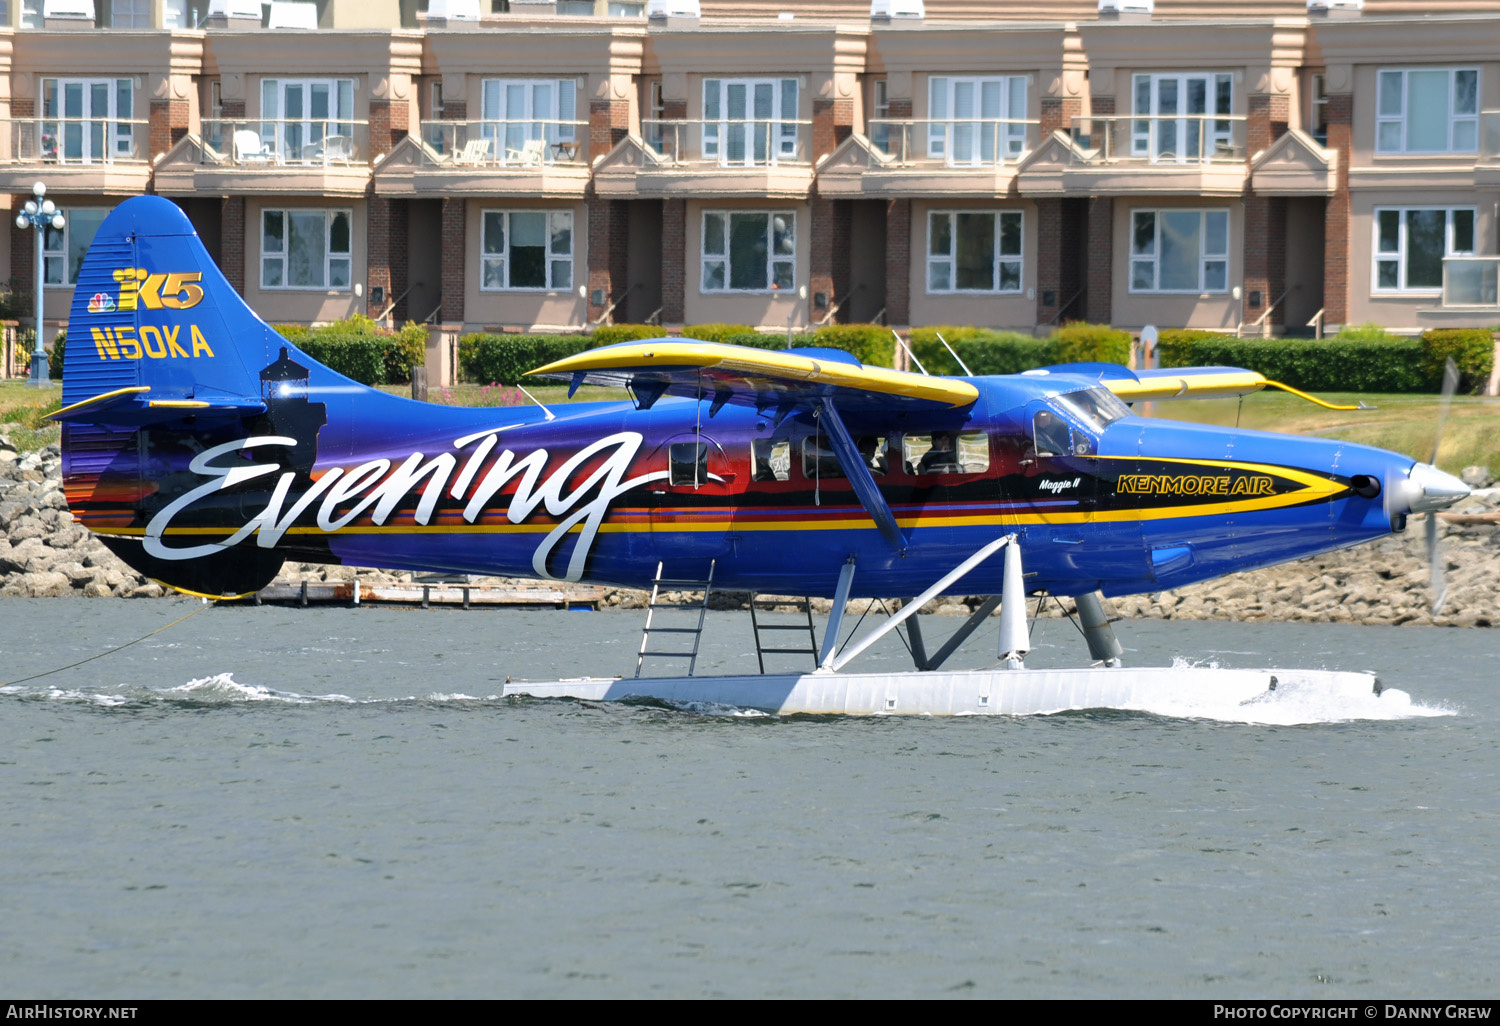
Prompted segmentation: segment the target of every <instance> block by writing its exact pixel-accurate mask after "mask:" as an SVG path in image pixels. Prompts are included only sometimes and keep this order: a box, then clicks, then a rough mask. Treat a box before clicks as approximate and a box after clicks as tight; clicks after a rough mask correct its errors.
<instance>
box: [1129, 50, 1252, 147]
mask: <svg viewBox="0 0 1500 1026" xmlns="http://www.w3.org/2000/svg"><path fill="white" fill-rule="evenodd" d="M1168 83H1170V84H1171V85H1172V86H1173V88H1174V89H1175V90H1176V97H1175V99H1174V100H1173V101H1172V104H1171V105H1172V106H1174V107H1176V108H1177V109H1176V110H1170V111H1166V112H1163V111H1162V109H1161V108H1162V106H1163V102H1162V99H1163V98H1162V91H1163V90H1162V87H1163V86H1165V85H1167V84H1168ZM1194 83H1197V84H1200V85H1202V86H1203V99H1204V103H1203V106H1204V109H1203V110H1202V111H1201V112H1197V113H1194V112H1190V111H1188V110H1187V106H1188V102H1187V97H1188V92H1189V89H1190V87H1191V86H1192V84H1194ZM1143 87H1144V89H1145V93H1144V94H1143V93H1142V88H1143ZM1226 87H1227V90H1228V93H1227V95H1225V94H1224V93H1222V92H1221V90H1223V89H1225V88H1226ZM1143 108H1144V109H1143ZM1130 113H1131V114H1132V115H1135V116H1136V117H1137V118H1140V119H1141V120H1132V121H1131V123H1130V155H1131V156H1132V157H1147V158H1149V159H1150V160H1151V162H1152V163H1153V164H1199V163H1203V162H1205V161H1207V160H1208V159H1209V158H1210V157H1212V156H1213V154H1214V152H1215V151H1216V150H1217V149H1218V148H1219V147H1220V146H1226V147H1228V146H1233V145H1234V122H1233V121H1231V120H1229V118H1230V117H1231V115H1232V114H1233V113H1234V76H1233V75H1232V74H1230V73H1229V72H1226V71H1189V72H1176V71H1173V72H1157V73H1152V74H1140V75H1133V76H1131V89H1130ZM1169 128H1170V131H1168V129H1169ZM1195 141H1196V144H1195Z"/></svg>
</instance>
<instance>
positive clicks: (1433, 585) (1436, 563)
mask: <svg viewBox="0 0 1500 1026" xmlns="http://www.w3.org/2000/svg"><path fill="white" fill-rule="evenodd" d="M1456 391H1458V365H1457V364H1455V363H1454V362H1453V357H1451V356H1450V357H1448V362H1447V363H1446V364H1445V365H1444V366H1443V391H1442V403H1441V405H1440V406H1439V407H1438V422H1437V433H1436V434H1435V435H1434V436H1433V439H1432V459H1431V460H1429V461H1428V462H1429V463H1431V465H1432V466H1434V467H1436V466H1437V459H1438V448H1439V446H1441V445H1442V444H1443V428H1444V426H1445V425H1446V424H1447V423H1448V408H1449V407H1450V406H1452V405H1453V393H1454V392H1456ZM1427 568H1428V574H1429V576H1428V588H1429V589H1430V590H1431V592H1432V615H1433V616H1437V615H1438V613H1440V612H1442V609H1443V603H1445V602H1446V601H1447V600H1448V582H1447V580H1446V579H1445V576H1446V574H1445V572H1446V570H1447V566H1446V563H1445V560H1444V559H1443V553H1442V551H1441V550H1440V548H1439V545H1438V518H1437V510H1435V509H1434V510H1428V511H1427Z"/></svg>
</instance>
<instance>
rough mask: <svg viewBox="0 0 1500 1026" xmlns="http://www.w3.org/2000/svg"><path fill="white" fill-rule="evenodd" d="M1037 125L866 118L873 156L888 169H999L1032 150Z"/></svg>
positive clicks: (1010, 120) (1007, 120)
mask: <svg viewBox="0 0 1500 1026" xmlns="http://www.w3.org/2000/svg"><path fill="white" fill-rule="evenodd" d="M1038 124H1040V122H1037V121H1034V120H1025V119H1019V118H977V119H976V118H967V119H966V118H948V119H946V120H942V121H933V120H923V119H920V118H871V119H870V126H869V127H870V142H871V144H872V145H873V146H874V147H875V152H874V153H873V154H872V156H873V157H874V158H875V159H876V160H878V161H879V164H880V166H882V167H889V166H891V165H893V164H894V165H897V166H900V167H989V168H994V167H1004V166H1005V165H1006V164H1013V163H1015V162H1016V161H1017V160H1019V159H1020V158H1021V157H1022V156H1023V155H1024V154H1025V153H1026V152H1027V151H1028V150H1030V149H1031V147H1032V144H1033V142H1034V141H1035V137H1036V130H1037V129H1036V126H1037V125H1038Z"/></svg>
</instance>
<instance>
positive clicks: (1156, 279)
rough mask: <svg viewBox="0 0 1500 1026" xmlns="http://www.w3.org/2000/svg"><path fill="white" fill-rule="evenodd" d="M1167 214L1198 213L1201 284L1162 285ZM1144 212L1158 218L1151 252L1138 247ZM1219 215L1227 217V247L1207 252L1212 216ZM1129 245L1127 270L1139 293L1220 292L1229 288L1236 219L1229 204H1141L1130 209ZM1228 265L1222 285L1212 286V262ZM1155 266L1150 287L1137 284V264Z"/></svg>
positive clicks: (1207, 293) (1203, 293)
mask: <svg viewBox="0 0 1500 1026" xmlns="http://www.w3.org/2000/svg"><path fill="white" fill-rule="evenodd" d="M1163 214H1197V215H1198V287H1197V288H1187V289H1167V288H1162V287H1161V236H1162V231H1161V218H1162V215H1163ZM1144 215H1151V216H1152V217H1153V218H1154V223H1153V225H1152V233H1151V251H1150V252H1149V253H1147V252H1140V251H1137V250H1136V243H1135V225H1136V219H1137V218H1139V217H1142V216H1144ZM1209 215H1217V216H1221V217H1223V218H1224V250H1223V252H1213V253H1210V252H1208V251H1207V249H1206V247H1207V244H1208V217H1209ZM1127 232H1128V239H1127V243H1126V245H1127V246H1129V263H1128V264H1127V268H1126V273H1127V275H1128V278H1127V280H1128V282H1129V285H1130V291H1131V292H1132V293H1135V294H1137V295H1179V296H1201V295H1220V294H1224V293H1227V292H1228V291H1229V287H1230V285H1229V272H1230V259H1229V254H1230V251H1231V250H1232V249H1233V248H1234V247H1233V240H1232V236H1233V233H1234V221H1233V220H1232V219H1231V218H1230V216H1229V208H1228V207H1159V208H1158V207H1137V208H1133V209H1132V210H1131V211H1130V221H1129V224H1128V226H1127ZM1219 263H1222V264H1223V265H1224V280H1223V282H1222V284H1220V285H1218V286H1215V287H1209V283H1208V278H1209V265H1210V264H1219ZM1147 264H1149V265H1150V266H1151V282H1152V285H1151V287H1150V288H1139V287H1137V286H1136V278H1135V274H1136V267H1137V265H1141V266H1145V265H1147Z"/></svg>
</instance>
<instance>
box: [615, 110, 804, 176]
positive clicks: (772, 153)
mask: <svg viewBox="0 0 1500 1026" xmlns="http://www.w3.org/2000/svg"><path fill="white" fill-rule="evenodd" d="M641 135H642V136H643V137H644V139H645V141H646V147H647V149H648V150H649V151H650V153H651V156H652V158H653V159H655V160H656V161H657V162H658V163H661V164H668V165H697V166H708V167H777V166H792V167H795V166H799V165H800V166H804V167H806V166H809V165H811V164H812V122H811V121H792V120H789V119H782V120H774V119H773V120H760V121H734V120H721V121H704V120H701V119H699V120H688V119H681V118H679V119H672V120H662V119H655V118H646V119H643V120H642V121H641Z"/></svg>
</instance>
